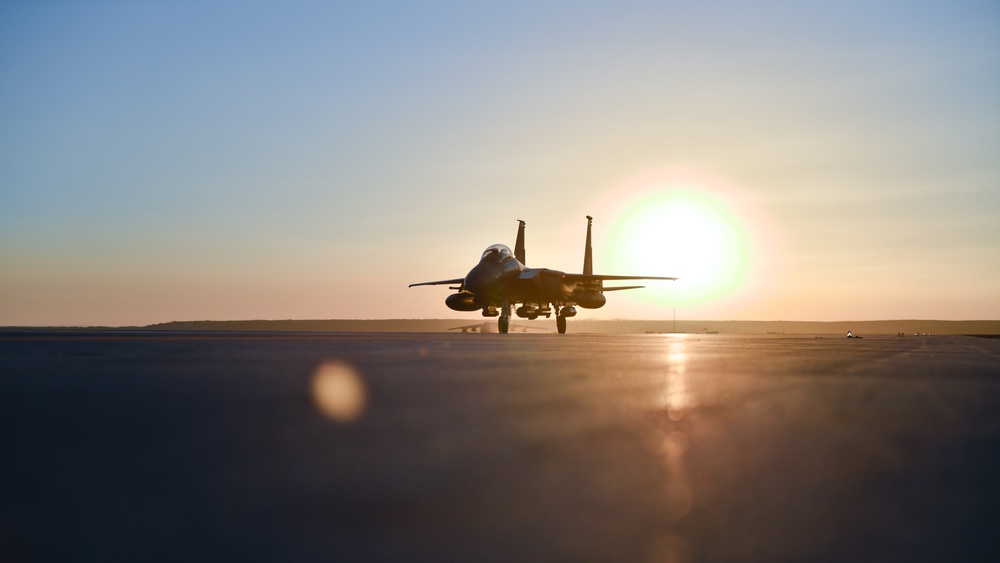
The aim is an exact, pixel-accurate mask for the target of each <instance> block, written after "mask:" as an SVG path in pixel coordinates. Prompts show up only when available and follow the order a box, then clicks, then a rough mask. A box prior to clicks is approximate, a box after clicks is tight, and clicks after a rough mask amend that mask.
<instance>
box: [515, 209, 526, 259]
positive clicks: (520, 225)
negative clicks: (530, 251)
mask: <svg viewBox="0 0 1000 563" xmlns="http://www.w3.org/2000/svg"><path fill="white" fill-rule="evenodd" d="M514 258H516V259H517V261H518V262H520V263H522V264H525V261H524V221H522V220H520V219H518V220H517V242H515V243H514Z"/></svg>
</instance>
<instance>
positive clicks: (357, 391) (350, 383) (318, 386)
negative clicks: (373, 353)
mask: <svg viewBox="0 0 1000 563" xmlns="http://www.w3.org/2000/svg"><path fill="white" fill-rule="evenodd" d="M312 397H313V401H315V403H316V408H317V409H318V410H319V412H321V413H322V414H323V415H325V416H326V417H327V418H329V419H331V420H334V421H336V422H345V423H346V422H354V421H355V420H357V419H358V418H360V417H361V415H362V414H363V413H364V411H365V403H366V402H367V399H366V393H365V386H364V383H363V382H362V381H361V377H359V376H358V373H357V372H356V371H355V370H354V368H352V367H351V366H349V365H347V364H345V363H343V362H338V361H330V362H325V363H323V364H321V365H320V366H319V367H318V368H316V372H315V373H314V374H313V380H312Z"/></svg>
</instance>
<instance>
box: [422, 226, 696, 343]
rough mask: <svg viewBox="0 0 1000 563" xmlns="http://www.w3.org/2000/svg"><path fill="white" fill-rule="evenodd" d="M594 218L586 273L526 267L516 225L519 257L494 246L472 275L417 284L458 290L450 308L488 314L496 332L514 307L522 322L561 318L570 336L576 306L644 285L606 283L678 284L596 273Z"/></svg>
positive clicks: (592, 305) (594, 305) (559, 324)
mask: <svg viewBox="0 0 1000 563" xmlns="http://www.w3.org/2000/svg"><path fill="white" fill-rule="evenodd" d="M593 221H594V218H593V217H591V216H590V215H588V216H587V245H586V247H585V248H584V254H583V273H582V274H567V273H565V272H560V271H557V270H550V269H548V268H529V267H527V266H525V265H524V262H525V260H524V221H521V220H520V219H519V220H518V221H517V223H518V226H517V242H516V243H515V244H514V252H513V253H512V252H511V251H510V248H509V247H508V246H506V245H503V244H494V245H492V246H490V247H489V248H487V249H486V250H485V251H484V252H483V256H482V258H480V259H479V264H476V266H475V267H474V268H472V269H471V270H469V273H468V274H466V275H465V277H464V278H455V279H451V280H441V281H432V282H422V283H414V284H410V287H415V286H418V285H452V284H458V285H457V286H454V287H451V288H450V289H454V290H457V291H458V293H453V294H451V295H449V296H448V297H447V299H445V301H444V302H445V304H446V305H447V306H448V307H449V308H451V309H454V310H455V311H478V310H480V309H481V310H482V311H483V316H484V317H497V316H499V317H500V318H499V319H498V322H497V328H498V329H499V331H500V332H502V333H506V332H507V331H508V330H509V329H510V312H511V308H512V307H515V306H516V305H517V304H518V303H520V304H521V306H520V307H517V308H516V309H515V310H514V313H516V314H517V316H518V317H521V318H523V319H529V320H534V319H537V318H538V317H545V318H548V317H549V316H551V315H552V314H553V313H555V315H556V328H557V329H558V331H559V334H565V333H566V319H568V318H569V317H574V316H576V306H577V305H579V306H580V307H583V308H584V309H598V308H600V307H603V306H604V303H605V302H606V301H607V299H606V298H605V297H604V292H605V291H620V290H623V289H638V288H641V287H644V286H641V285H629V286H622V287H604V282H605V281H616V280H675V279H677V278H666V277H657V276H606V275H600V274H595V273H594V261H593V253H594V251H593V248H592V247H591V243H590V229H591V225H592V224H593Z"/></svg>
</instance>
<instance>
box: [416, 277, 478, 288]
mask: <svg viewBox="0 0 1000 563" xmlns="http://www.w3.org/2000/svg"><path fill="white" fill-rule="evenodd" d="M456 283H457V284H463V283H465V278H456V279H453V280H440V281H432V282H420V283H411V284H410V285H408V286H407V287H416V286H418V285H450V284H456Z"/></svg>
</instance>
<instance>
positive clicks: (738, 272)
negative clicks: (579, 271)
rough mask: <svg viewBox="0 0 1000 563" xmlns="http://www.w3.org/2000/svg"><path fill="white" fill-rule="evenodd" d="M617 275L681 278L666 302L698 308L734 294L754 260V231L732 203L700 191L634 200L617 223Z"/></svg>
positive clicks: (662, 192) (672, 189)
mask: <svg viewBox="0 0 1000 563" xmlns="http://www.w3.org/2000/svg"><path fill="white" fill-rule="evenodd" d="M613 225H614V226H613V228H612V233H611V237H610V241H609V242H610V247H611V248H612V249H613V252H614V253H613V260H614V266H615V270H616V271H620V272H628V273H629V274H638V275H666V276H674V277H677V278H678V279H677V281H675V282H672V283H671V284H669V287H665V288H664V289H663V291H656V292H649V291H647V292H643V293H644V294H646V295H651V296H654V299H657V300H660V301H669V302H673V303H685V304H696V303H704V302H707V301H711V300H713V299H715V298H718V297H722V296H724V295H728V294H730V293H733V292H734V291H736V290H737V289H739V288H740V286H742V285H743V284H744V283H745V282H746V279H747V276H748V272H749V270H750V268H751V262H752V259H753V256H752V252H751V245H750V243H749V237H748V233H747V232H746V229H745V228H744V227H743V226H742V224H741V223H740V221H739V219H738V218H737V216H736V215H735V214H734V213H733V211H732V210H731V209H730V208H729V206H728V205H727V204H726V201H725V200H723V199H721V198H720V197H717V196H715V195H713V194H712V193H711V192H709V191H707V190H703V189H698V188H695V187H686V186H667V187H662V188H658V189H653V190H650V191H648V192H647V193H645V194H643V195H640V196H637V197H635V198H634V199H632V200H630V201H629V202H628V203H627V205H626V206H625V207H624V208H623V210H622V211H621V212H620V213H619V216H618V217H616V218H615V219H614V220H613Z"/></svg>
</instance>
